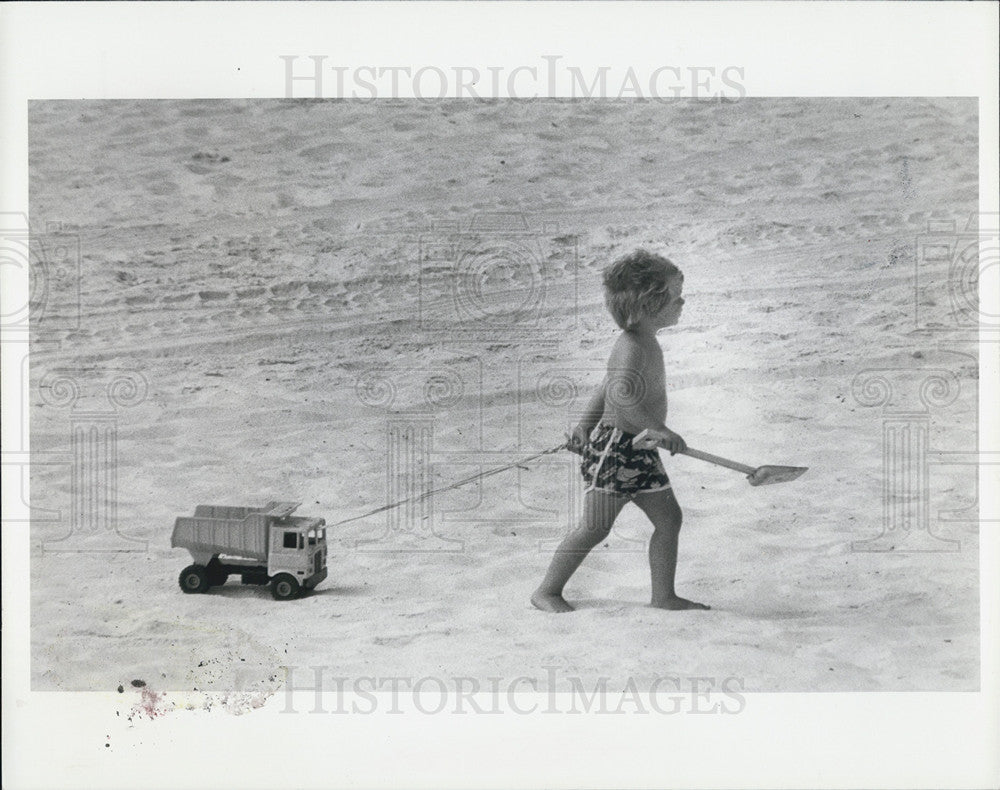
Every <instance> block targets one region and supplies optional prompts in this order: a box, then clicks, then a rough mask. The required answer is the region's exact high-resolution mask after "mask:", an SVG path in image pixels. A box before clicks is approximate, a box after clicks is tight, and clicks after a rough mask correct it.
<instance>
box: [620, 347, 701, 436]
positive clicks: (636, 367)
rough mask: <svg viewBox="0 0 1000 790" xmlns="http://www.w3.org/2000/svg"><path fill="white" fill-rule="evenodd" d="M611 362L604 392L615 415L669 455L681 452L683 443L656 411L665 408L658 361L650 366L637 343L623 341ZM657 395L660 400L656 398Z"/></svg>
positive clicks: (662, 414) (663, 415)
mask: <svg viewBox="0 0 1000 790" xmlns="http://www.w3.org/2000/svg"><path fill="white" fill-rule="evenodd" d="M611 363H613V364H615V365H616V368H615V373H614V374H612V373H610V372H609V373H608V380H607V381H606V390H605V392H606V394H607V397H608V398H609V399H610V400H611V401H612V403H613V406H614V409H615V412H616V413H617V414H618V416H619V417H620V418H621V419H622V420H624V421H625V422H626V423H628V424H630V425H634V426H636V427H637V428H638V429H639V431H640V432H641V431H647V436H648V437H649V439H650V440H655V441H656V444H658V445H659V446H660V447H663V448H664V449H666V450H669V451H670V454H671V455H674V454H675V453H680V452H683V451H684V449H685V448H686V447H687V444H686V442H685V441H684V439H683V438H681V436H680V435H679V434H677V433H675V432H674V431H672V430H670V429H669V428H668V427H667V426H666V424H665V423H664V417H665V416H666V415H665V414H664V412H663V411H659V412H658V411H657V408H658V407H660V406H661V405H662V408H663V409H664V410H665V408H666V400H665V398H666V395H665V393H664V381H663V375H662V373H657V368H659V369H660V370H662V367H661V366H660V364H659V360H656V364H653V360H652V359H650V358H648V356H647V355H646V354H644V353H643V351H642V349H641V347H640V346H639V345H638V344H637V343H633V342H628V341H626V342H625V343H624V344H622V346H621V347H620V348H616V349H615V352H613V353H612V359H611ZM609 367H610V365H609ZM660 393H663V396H662V397H663V399H662V400H661V399H660V398H659V397H657V396H658V395H659V394H660Z"/></svg>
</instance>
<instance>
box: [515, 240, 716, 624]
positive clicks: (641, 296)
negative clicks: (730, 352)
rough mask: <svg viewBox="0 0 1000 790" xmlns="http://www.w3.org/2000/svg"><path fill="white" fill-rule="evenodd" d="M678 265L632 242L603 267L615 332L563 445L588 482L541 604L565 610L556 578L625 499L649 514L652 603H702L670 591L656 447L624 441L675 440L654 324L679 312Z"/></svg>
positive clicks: (673, 514)
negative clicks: (645, 435)
mask: <svg viewBox="0 0 1000 790" xmlns="http://www.w3.org/2000/svg"><path fill="white" fill-rule="evenodd" d="M683 284H684V275H682V274H681V272H680V270H679V269H678V268H677V267H676V266H674V264H672V263H671V262H670V261H668V260H667V259H666V258H663V257H660V256H659V255H654V254H652V253H649V252H646V251H645V250H638V251H636V252H634V253H632V254H631V255H627V256H625V257H624V258H621V259H619V260H618V261H616V262H615V263H614V264H612V265H611V266H609V267H608V268H607V269H605V270H604V300H605V304H606V305H607V307H608V310H609V311H610V313H611V315H612V317H613V318H614V319H615V323H617V324H618V326H620V327H621V328H622V330H623V331H622V333H621V335H619V337H618V340H617V341H616V342H615V345H614V348H613V349H612V351H611V357H610V359H609V360H608V374H607V376H606V377H605V379H604V381H603V382H602V384H601V385H600V386H599V387H598V388H597V391H596V392H595V393H594V395H593V397H592V398H591V399H590V402H589V403H588V405H587V409H586V412H585V413H584V416H583V418H582V419H581V421H580V423H579V425H577V426H576V427H575V428H574V429H573V434H572V436H571V437H569V445H568V447H569V449H570V450H572V451H573V452H575V453H578V454H580V455H582V456H583V463H582V465H581V470H582V472H583V478H584V481H585V482H586V484H587V488H586V490H585V493H584V503H583V517H582V519H581V522H580V526H579V527H577V528H576V530H574V531H573V532H571V533H570V534H569V535H567V536H566V538H565V539H564V540H563V541H562V543H560V544H559V547H558V548H557V549H556V553H555V556H554V557H553V558H552V563H551V564H550V565H549V570H548V572H547V573H546V574H545V579H543V580H542V583H541V585H540V586H539V587H538V589H537V590H536V591H535V593H534V595H532V596H531V602H532V603H533V604H534V605H535V606H536V607H538V608H539V609H542V610H544V611H547V612H571V611H573V607H572V606H570V605H569V604H568V603H566V601H565V599H564V598H563V597H562V592H563V587H564V585H565V584H566V582H567V581H569V578H570V576H572V575H573V572H574V571H575V570H576V569H577V568H578V567H580V563H581V562H583V559H584V557H586V556H587V554H588V553H589V552H590V550H591V549H592V548H594V546H596V545H597V544H598V543H600V542H601V541H603V540H604V539H605V538H606V537H607V536H608V533H609V532H610V531H611V526H612V525H613V524H614V521H615V518H617V516H618V514H619V513H620V512H621V510H622V508H623V507H624V506H625V504H626V503H628V502H629V501H633V502H635V504H637V505H638V506H639V507H640V508H641V509H642V511H643V512H644V513H645V514H646V515H647V516H648V517H649V520H650V521H652V522H653V527H654V532H653V537H652V538H651V539H650V541H649V570H650V576H651V578H652V588H653V595H652V602H651V605H652V606H655V607H658V608H660V609H708V608H709V607H708V606H706V605H705V604H701V603H695V602H694V601H689V600H687V599H685V598H681V597H679V596H678V595H677V593H676V592H675V591H674V572H675V571H676V569H677V538H678V535H679V533H680V528H681V509H680V506H679V505H678V504H677V500H676V499H675V498H674V493H673V491H672V490H671V488H670V480H669V478H668V477H667V473H666V471H664V469H663V463H662V461H661V460H660V456H659V454H658V452H657V450H656V449H655V448H653V449H637V448H634V447H633V446H632V440H633V438H635V435H636V434H638V433H640V432H641V431H643V430H648V432H649V436H650V437H651V438H652V439H654V440H656V441H657V442H658V443H659V445H660V446H662V447H665V448H666V449H668V450H669V451H670V454H671V455H673V454H674V453H677V452H680V451H682V450H684V448H685V447H686V445H685V444H684V440H683V439H682V438H681V437H680V436H678V435H677V434H676V433H674V432H673V431H671V430H670V429H669V428H667V426H666V425H664V424H663V421H664V420H665V419H666V416H667V393H666V381H665V374H664V369H663V352H662V351H661V350H660V346H659V343H657V341H656V332H657V330H659V329H662V328H664V327H668V326H673V325H674V324H676V323H677V321H678V319H679V318H680V315H681V308H682V307H683V306H684V300H683V299H682V298H681V288H682V286H683Z"/></svg>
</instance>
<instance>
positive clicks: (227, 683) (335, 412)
mask: <svg viewBox="0 0 1000 790" xmlns="http://www.w3.org/2000/svg"><path fill="white" fill-rule="evenodd" d="M30 124H31V125H30V137H31V139H30V168H31V169H30V174H31V206H30V208H31V217H32V223H33V225H35V226H37V225H38V224H39V223H45V222H59V223H61V225H59V226H57V227H53V228H52V232H53V234H54V236H53V238H60V239H65V238H78V239H79V251H80V252H79V259H78V260H79V271H78V275H79V276H78V282H79V288H80V291H79V299H77V297H76V295H75V291H74V289H73V283H74V282H75V279H74V278H76V276H77V275H76V272H75V270H74V268H73V266H70V270H69V273H68V277H64V278H62V279H59V278H55V277H52V278H50V280H51V281H50V282H49V283H48V284H47V289H48V290H46V291H45V294H44V299H45V301H44V305H43V306H44V313H42V314H41V318H40V319H39V320H36V324H35V327H34V330H35V331H34V334H33V338H32V340H33V347H32V367H31V391H30V402H31V411H30V417H31V445H32V451H33V453H34V454H35V456H34V457H35V458H37V459H43V460H44V459H50V460H51V463H48V464H46V463H39V462H36V463H35V465H34V467H33V469H32V477H31V500H32V507H33V508H35V509H36V515H37V516H38V518H37V520H36V522H35V523H34V524H33V527H32V544H33V548H32V557H31V629H32V630H31V634H32V644H31V660H32V687H33V688H34V689H36V690H112V689H114V688H116V687H117V686H118V685H119V684H122V683H125V684H127V683H128V682H129V681H130V680H131V679H143V680H144V681H145V682H146V683H147V684H148V686H149V687H150V688H154V689H156V690H158V691H170V692H177V691H192V690H194V689H197V690H201V691H204V690H220V691H228V690H239V691H248V692H264V693H269V692H271V691H274V690H275V689H278V688H280V687H281V685H282V683H283V682H284V679H285V669H284V668H285V667H288V666H291V667H296V668H304V667H309V666H316V665H323V666H327V667H329V668H331V671H333V672H336V673H337V674H339V675H341V676H343V677H347V678H356V677H359V676H375V677H389V676H405V677H410V678H414V677H421V676H434V677H440V678H457V677H470V678H477V679H485V678H488V677H500V678H516V677H520V676H528V677H531V678H535V679H536V681H537V687H538V688H546V687H548V686H549V685H550V684H551V683H553V679H554V682H555V685H556V686H565V684H567V683H570V682H572V679H573V678H575V679H578V680H580V682H582V683H584V684H587V685H592V684H594V683H595V682H597V681H598V679H599V678H601V677H607V678H610V683H611V687H613V688H615V687H621V686H622V685H623V684H625V683H626V682H627V681H628V679H630V678H631V679H633V680H634V682H636V683H637V684H639V685H646V686H648V685H649V684H650V683H651V682H653V681H654V680H655V678H657V677H662V676H676V677H688V678H689V677H695V676H703V677H708V678H714V679H717V680H721V679H724V678H739V679H740V681H741V684H742V688H743V689H745V690H746V691H866V690H881V691H892V690H926V691H963V690H974V689H977V688H979V671H980V666H979V604H978V602H979V585H978V557H979V553H978V524H977V519H978V516H977V512H976V508H975V505H976V502H977V490H976V485H977V483H976V473H975V467H974V466H973V465H970V463H969V461H968V459H969V457H970V454H972V453H974V452H975V451H976V449H977V416H978V404H977V377H978V365H977V360H976V351H975V346H974V344H973V342H972V341H973V334H972V332H971V330H970V329H969V326H970V324H969V322H968V320H967V319H968V316H967V315H963V313H962V305H963V302H962V299H961V298H957V301H956V299H955V298H952V295H953V294H955V293H958V294H959V297H961V294H962V285H961V281H960V279H959V280H956V277H957V276H952V274H951V270H950V269H949V266H950V265H951V259H950V258H948V256H946V259H944V260H938V261H928V260H925V256H923V253H922V250H923V247H922V246H921V244H922V239H924V237H925V236H926V234H927V233H928V223H932V224H931V228H930V229H931V230H932V231H937V232H941V230H942V228H944V229H945V230H946V229H947V228H948V227H949V223H951V224H954V226H955V227H956V228H957V229H958V230H959V231H961V230H962V229H964V228H965V223H966V221H967V219H968V217H969V215H970V214H972V213H973V212H975V211H976V208H977V189H978V186H977V115H976V105H975V102H974V101H973V100H946V99H940V100H919V99H895V100H890V99H860V100H847V99H837V100H793V99H775V100H763V99H755V100H744V101H740V102H735V103H719V102H717V101H680V102H676V103H673V104H666V105H665V104H660V103H655V102H639V103H615V102H568V101H564V102H552V101H545V102H532V103H509V102H491V103H482V102H443V103H431V102H406V101H384V102H380V103H370V104H360V103H345V102H333V101H330V102H303V101H259V102H256V101H227V102H223V101H162V102H152V101H134V102H133V101H117V102H43V103H34V104H32V106H31V109H30ZM945 235H947V234H945ZM973 236H974V233H973ZM949 238H950V237H949ZM640 246H646V247H649V248H650V249H654V250H656V251H658V252H662V253H664V254H667V255H669V256H670V257H671V258H672V259H673V260H674V261H675V262H676V263H677V264H678V265H679V266H680V267H681V268H682V269H683V271H684V273H685V297H686V299H687V304H686V306H685V311H684V316H683V318H682V321H681V323H680V324H679V325H678V326H677V327H674V328H671V329H668V330H664V331H663V332H662V333H661V334H660V336H659V337H660V341H661V344H662V346H663V350H664V356H665V361H666V366H667V371H668V372H667V378H668V393H669V403H670V406H669V409H670V411H669V417H668V420H667V424H668V425H670V426H671V427H672V428H673V429H674V430H676V431H678V432H679V433H680V434H682V435H683V436H684V437H685V438H686V440H687V441H688V443H689V444H690V445H692V446H694V447H698V448H700V449H704V450H707V451H710V452H714V453H718V454H721V455H725V456H728V457H731V458H735V459H738V460H741V461H744V462H746V463H749V464H751V465H757V464H764V463H775V464H794V465H802V466H808V467H810V470H809V472H808V473H807V474H806V475H805V476H804V477H802V478H801V479H800V480H798V481H796V482H794V483H788V484H783V485H776V486H770V487H762V488H751V487H750V486H748V484H747V483H746V481H744V480H743V478H742V476H741V475H739V474H737V473H734V472H730V471H727V470H724V469H719V468H716V467H712V466H710V465H707V464H704V463H701V462H698V461H694V460H692V459H688V458H669V457H668V458H667V459H666V463H667V468H668V471H669V473H670V475H671V478H672V480H673V482H674V486H675V490H676V493H677V497H678V499H679V501H680V503H681V506H682V507H683V509H684V514H685V521H684V527H683V531H682V535H681V558H680V564H679V570H678V590H679V592H680V593H681V594H682V595H686V596H688V597H692V598H696V599H698V600H703V601H705V602H707V603H710V604H711V605H712V607H713V609H712V611H711V612H707V613H703V612H682V613H669V612H661V611H658V610H652V609H650V608H648V607H647V606H646V603H647V602H648V598H649V574H648V567H647V563H646V557H645V542H646V540H647V539H648V536H649V534H650V531H651V528H650V526H649V524H648V523H647V522H646V521H645V520H644V518H643V516H642V515H641V513H640V512H639V511H638V510H637V509H636V508H634V507H629V508H627V509H626V511H625V512H624V513H623V514H622V517H621V520H620V522H619V524H618V525H616V527H615V530H614V531H613V533H612V535H611V537H610V538H609V540H608V541H607V543H606V544H605V545H602V546H600V547H599V548H598V549H596V550H595V551H594V552H593V554H592V555H591V557H589V558H588V559H587V561H586V562H585V563H584V565H583V567H582V568H581V570H580V571H579V573H578V575H577V576H575V577H574V578H573V580H572V581H571V582H570V585H569V587H568V588H567V592H566V594H567V598H568V599H569V600H571V601H572V602H574V603H575V604H576V605H577V606H578V607H579V609H578V611H577V612H576V613H573V614H570V615H566V616H552V615H547V614H543V613H541V612H538V611H536V610H534V609H533V608H532V607H531V606H530V604H529V602H528V597H529V595H530V593H531V591H532V590H533V589H534V587H535V585H537V583H538V581H539V580H540V578H541V575H542V574H543V572H544V570H545V568H546V566H547V563H548V560H549V558H550V556H551V550H552V547H553V546H554V545H555V543H556V542H557V541H558V539H559V537H560V535H562V534H563V533H564V532H565V531H566V530H567V529H568V528H569V526H570V525H571V524H572V523H573V521H574V519H575V518H576V516H577V514H578V511H579V506H580V501H579V500H580V491H581V485H580V482H579V479H578V476H577V475H576V471H575V456H571V455H569V454H568V453H565V452H564V453H561V454H555V455H552V456H547V457H546V458H545V459H543V460H542V461H540V462H536V463H531V464H527V465H526V466H525V468H523V469H514V470H511V471H508V472H505V473H503V474H498V475H495V476H492V477H489V478H486V479H485V480H484V481H483V482H482V483H481V485H470V486H467V487H463V488H459V489H456V490H454V491H450V492H447V493H443V494H440V495H437V496H435V497H434V499H433V500H432V504H430V505H425V506H424V507H423V508H422V509H421V508H403V509H401V510H399V511H396V512H395V513H392V514H389V515H386V514H384V513H383V514H378V515H375V516H371V517H369V518H365V519H360V520H357V521H354V522H351V523H348V524H344V525H342V526H338V527H333V528H332V529H331V531H330V577H329V578H328V579H327V580H326V582H324V583H323V584H322V585H321V586H320V587H319V589H318V590H317V591H316V592H315V593H314V594H312V595H310V596H309V597H306V598H303V599H301V600H297V601H294V602H288V603H280V602H276V601H274V600H272V599H271V597H270V595H269V594H268V593H267V591H266V589H263V588H255V587H241V586H239V585H238V584H236V583H234V582H232V581H231V582H230V583H229V584H228V585H226V586H225V587H223V588H218V589H214V590H213V591H212V592H211V593H209V594H208V595H204V596H188V595H184V594H182V593H181V591H180V589H179V588H178V586H177V581H176V579H177V574H178V573H179V571H180V570H181V568H183V567H184V566H185V565H187V564H188V563H189V562H190V559H189V557H188V555H187V553H186V552H184V551H182V550H179V549H171V548H170V533H171V529H172V526H173V521H174V518H175V517H177V516H178V515H184V514H190V513H191V512H193V509H194V507H195V505H197V504H199V503H212V504H234V505H262V504H264V503H265V502H267V501H269V500H272V499H277V500H293V501H301V502H302V505H301V507H300V508H299V511H298V512H299V513H300V514H302V515H313V516H321V517H323V518H325V519H326V520H327V522H328V523H330V524H333V523H334V522H337V521H339V520H341V519H347V518H351V517H353V516H356V515H359V514H362V513H365V512H366V511H368V510H372V509H375V508H378V507H379V506H381V505H383V504H385V503H386V502H387V501H389V499H391V498H393V497H394V496H395V495H396V494H398V493H400V492H403V493H404V494H405V493H412V492H419V491H421V490H424V489H425V488H426V487H427V486H436V485H447V484H448V483H449V482H452V481H454V480H456V479H458V478H460V477H464V476H466V475H469V474H472V473H474V472H476V471H478V470H480V469H490V468H493V467H494V466H500V465H504V464H507V463H510V462H512V461H515V460H517V459H518V458H520V457H523V456H527V455H531V454H533V453H536V452H539V451H541V450H544V449H547V448H549V447H552V446H554V445H557V444H559V443H560V442H561V441H562V436H563V431H564V429H565V428H566V426H567V424H568V422H569V421H570V420H571V419H572V418H573V414H574V412H575V411H577V410H579V409H580V408H581V407H582V405H583V402H584V401H585V400H586V395H587V391H588V389H589V388H590V387H593V386H594V385H595V384H597V383H598V381H599V380H600V378H601V370H602V366H603V364H604V362H605V361H606V358H607V354H608V351H609V349H610V347H611V344H612V343H613V342H614V338H615V332H616V329H615V327H614V325H613V323H612V321H611V319H610V318H609V316H608V315H607V314H606V312H605V311H604V308H603V306H602V295H601V292H600V286H599V283H600V280H599V276H600V271H601V269H602V267H603V266H605V265H606V264H607V263H608V262H610V261H611V260H613V259H614V258H615V257H617V256H619V255H621V254H623V253H625V252H628V251H630V250H632V249H635V248H636V247H640ZM75 260H76V259H72V260H71V262H72V261H75ZM920 267H922V268H920ZM64 274H65V272H64ZM959 276H960V275H959ZM77 306H78V307H79V313H78V315H79V317H80V320H79V322H77V321H76V320H75V316H76V315H77V313H76V308H77ZM872 371H880V372H879V373H877V374H876V373H873V372H872ZM879 376H881V377H882V379H883V380H884V381H885V382H887V383H888V386H890V387H891V389H892V394H891V397H890V398H888V399H885V398H882V397H881V395H882V394H884V391H883V390H882V389H880V386H881V385H880V383H879V378H878V377H879ZM66 377H69V378H71V379H72V380H73V381H75V382H76V385H77V387H78V389H79V390H80V397H79V398H78V399H77V401H76V402H75V404H71V403H69V398H67V397H62V395H66V394H67V393H66V391H65V390H63V389H60V386H59V385H58V384H57V383H56V382H57V381H58V380H59V379H60V378H62V379H64V380H65V379H66ZM116 379H123V380H125V381H127V382H130V383H127V384H119V385H117V386H116V387H115V388H112V392H113V394H114V397H115V398H116V399H117V400H116V401H110V402H109V400H108V398H107V391H108V390H107V387H108V385H109V384H110V383H112V382H113V381H115V380H116ZM928 382H930V383H928ZM95 410H96V411H95ZM894 426H895V427H894ZM899 426H903V428H905V429H906V430H909V431H910V432H911V433H908V434H906V437H910V436H911V435H914V436H915V435H919V436H924V435H925V434H923V433H922V432H923V431H926V437H927V438H926V443H925V444H924V445H923V446H922V450H921V451H929V452H930V454H931V455H930V456H929V462H928V463H929V466H928V467H927V468H928V469H929V472H928V476H926V477H924V478H917V477H913V478H911V481H910V484H909V486H910V487H909V488H905V487H904V488H900V487H899V486H896V487H895V488H893V487H892V486H889V489H886V490H884V487H883V486H884V483H885V481H886V479H888V478H887V473H886V472H885V471H884V469H883V463H884V459H885V458H889V459H890V460H891V459H893V458H896V459H900V458H901V459H902V461H901V463H903V464H904V467H905V468H906V469H911V470H913V475H917V474H918V473H919V472H920V471H921V470H922V469H923V468H924V467H923V466H922V462H921V461H920V460H919V457H918V456H917V455H901V454H900V453H898V452H897V453H895V454H892V453H890V454H889V455H886V454H885V452H884V450H883V441H884V437H886V436H891V437H896V438H897V439H898V438H899V437H900V436H902V435H903V434H900V433H899V432H898V431H897V432H895V433H893V431H896V428H898V427H899ZM73 430H78V431H79V433H78V439H77V443H76V444H73V443H72V442H71V438H70V437H71V432H72V431H73ZM900 430H902V428H900ZM907 440H908V439H907ZM914 441H917V440H914ZM913 446H914V447H917V445H913ZM81 448H82V449H81ZM95 448H96V449H95ZM393 448H395V449H393ZM74 450H76V451H79V452H81V453H88V452H105V453H106V455H105V457H104V459H103V460H101V459H100V458H96V459H95V458H94V457H88V456H80V457H77V458H76V460H74V458H73V455H72V453H73V452H74ZM915 452H916V451H915ZM421 453H423V455H421ZM942 453H956V454H958V455H954V456H944V455H942ZM421 458H423V463H424V465H423V466H421V465H420V464H421V461H420V459H421ZM949 459H950V461H951V463H948V464H945V463H944V462H945V461H948V460H949ZM88 464H89V466H88ZM101 464H104V466H101ZM81 469H84V470H85V469H91V470H93V469H106V470H113V472H114V474H113V475H111V474H110V473H109V474H108V476H107V477H105V478H101V479H100V480H98V481H97V483H95V484H94V486H95V487H93V488H92V489H89V488H88V489H87V490H88V491H89V490H96V491H110V492H111V493H110V495H109V501H110V502H112V503H113V504H114V510H107V511H104V510H101V507H100V502H99V501H97V504H95V503H94V501H82V504H81V506H80V509H79V511H78V512H75V511H74V510H73V506H72V503H71V492H72V491H73V490H74V482H73V481H74V480H75V479H76V480H78V481H79V479H80V477H79V475H80V474H84V475H86V474H90V473H87V472H83V473H81V471H80V470H81ZM74 470H76V471H75V472H74ZM74 474H76V475H77V476H76V477H74ZM421 474H422V475H423V477H421ZM890 478H891V479H892V480H896V479H897V478H896V477H892V476H891V475H890ZM898 479H902V478H898ZM102 481H103V482H102ZM914 481H915V482H914ZM81 485H83V484H82V483H79V482H78V483H77V484H76V490H79V489H80V486H81ZM887 491H888V493H887ZM97 496H98V500H99V499H100V494H98V495H97ZM95 501H96V500H95ZM921 503H926V505H925V507H926V509H925V510H924V511H922V512H923V515H920V512H921V511H920V510H919V509H920V507H921ZM884 505H886V506H887V507H889V508H890V510H889V511H888V513H889V515H886V511H885V510H884V507H883V506H884ZM95 508H96V510H95ZM892 508H902V510H893V509H892ZM899 512H905V513H908V514H909V516H908V519H909V520H906V521H905V522H904V521H901V520H899V518H898V516H893V515H892V514H893V513H899ZM87 514H90V515H87ZM914 514H916V515H914ZM894 519H895V520H894ZM904 523H905V525H907V526H908V529H902V528H900V527H899V525H901V524H904ZM88 525H89V526H88ZM887 525H896V526H897V528H896V529H895V530H893V531H891V532H886V526H887ZM85 526H86V527H87V528H84V527H85ZM932 533H933V534H932ZM935 536H936V537H935ZM870 539H875V542H873V543H858V542H859V541H868V540H870ZM872 548H876V549H878V550H877V551H872V550H869V549H872ZM912 549H921V550H919V551H914V550H912ZM107 550H114V551H111V552H109V551H107ZM296 671H297V670H296Z"/></svg>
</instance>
